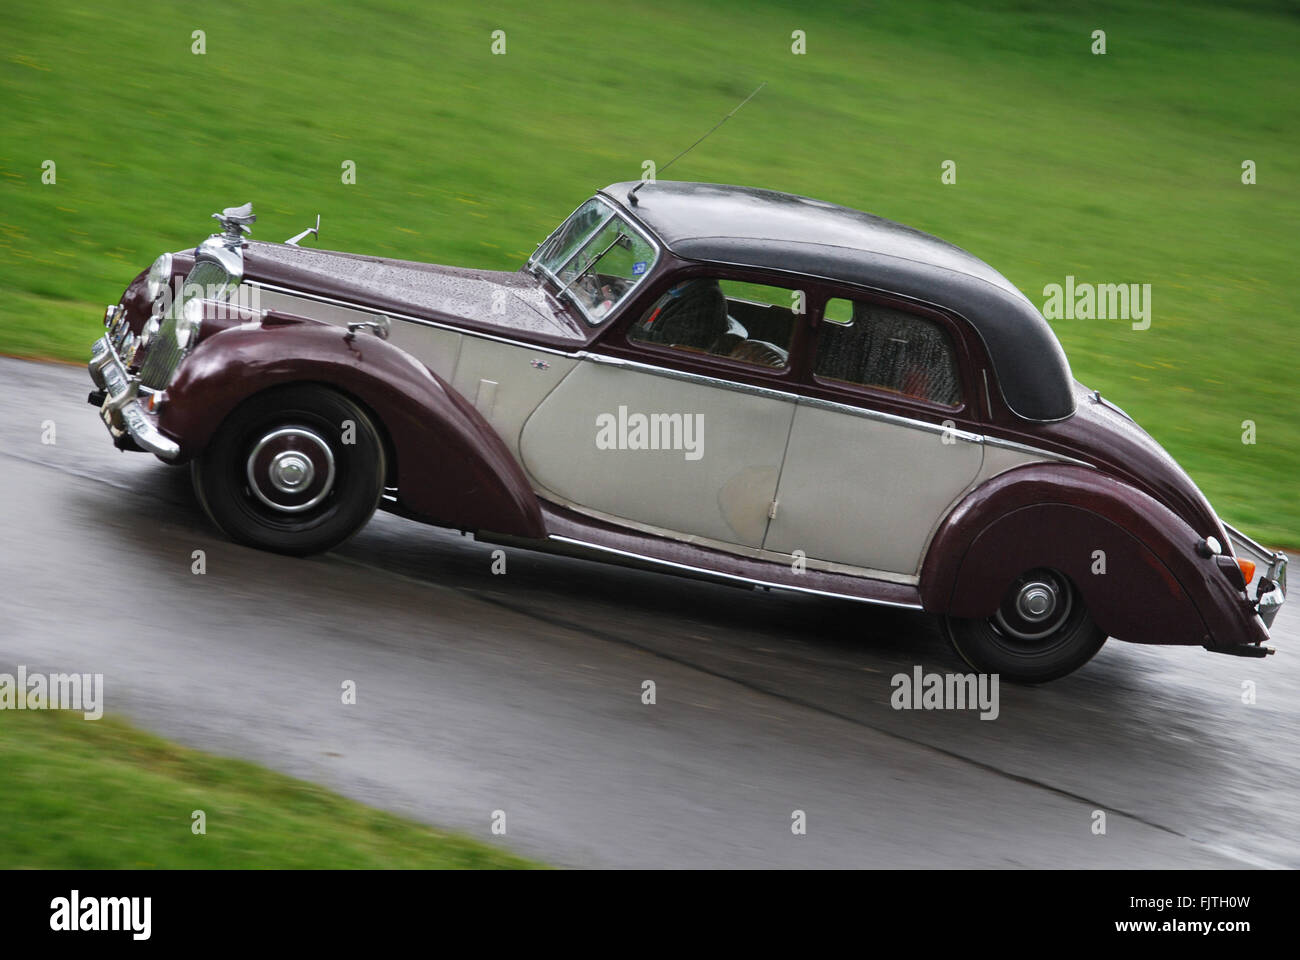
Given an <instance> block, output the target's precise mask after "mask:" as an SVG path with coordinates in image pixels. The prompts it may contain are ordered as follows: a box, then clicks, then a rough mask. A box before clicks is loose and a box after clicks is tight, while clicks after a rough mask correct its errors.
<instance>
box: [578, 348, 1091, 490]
mask: <svg viewBox="0 0 1300 960" xmlns="http://www.w3.org/2000/svg"><path fill="white" fill-rule="evenodd" d="M572 356H575V357H577V358H578V359H579V360H590V361H591V362H593V363H600V364H605V365H607V366H613V367H622V368H625V369H629V370H640V371H641V372H642V373H649V374H653V375H655V376H660V377H667V378H669V379H672V380H682V381H685V382H687V383H699V384H702V385H704V386H708V387H716V388H717V389H720V390H731V391H733V392H735V393H747V394H750V395H752V396H756V397H766V398H768V399H771V400H786V401H789V402H791V403H798V404H802V405H804V406H807V407H816V408H819V409H822V410H832V411H835V412H836V413H844V414H848V415H849V416H853V417H862V418H863V419H866V420H878V421H880V422H881V423H892V424H894V425H896V426H900V427H910V428H912V429H914V430H924V431H926V432H928V433H936V434H940V435H943V434H950V435H951V436H955V437H957V438H958V439H960V440H965V441H967V442H968V443H983V444H987V445H989V446H993V447H1002V448H1004V449H1007V450H1016V451H1018V452H1020V453H1029V454H1033V455H1035V456H1039V457H1042V458H1043V459H1044V460H1057V461H1060V462H1062V463H1072V464H1075V465H1076V466H1080V467H1088V468H1089V469H1094V470H1095V469H1096V467H1094V466H1093V465H1092V464H1090V463H1086V462H1085V461H1083V460H1076V459H1075V458H1074V457H1069V456H1066V455H1065V454H1063V453H1054V452H1052V451H1050V450H1043V449H1040V448H1038V447H1032V446H1030V445H1028V444H1025V443H1018V442H1016V441H1014V440H1003V439H1002V438H1000V437H990V436H989V435H988V434H979V433H970V432H968V431H966V430H951V431H950V430H948V429H947V428H946V427H944V426H943V424H941V423H930V422H929V421H928V420H914V419H912V418H911V417H904V416H900V415H898V414H895V413H885V412H883V411H881V410H871V409H869V408H865V407H855V406H851V405H849V404H847V403H839V402H837V401H834V400H823V399H821V398H819V397H805V396H802V395H800V394H797V393H790V392H789V391H786V390H777V389H775V388H773V387H759V386H755V385H753V384H749V383H737V382H735V381H734V380H723V379H721V378H719V377H710V376H708V375H706V374H702V373H692V372H690V371H687V370H676V369H673V368H672V367H661V366H658V365H656V364H653V363H643V362H641V361H639V360H627V359H624V358H623V357H609V356H605V355H604V354H599V353H591V352H589V351H587V350H579V351H578V352H577V353H576V354H572Z"/></svg>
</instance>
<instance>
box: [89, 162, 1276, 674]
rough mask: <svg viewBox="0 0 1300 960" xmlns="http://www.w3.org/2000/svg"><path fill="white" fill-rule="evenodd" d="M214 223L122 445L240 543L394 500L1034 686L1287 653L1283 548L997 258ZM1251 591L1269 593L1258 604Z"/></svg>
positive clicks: (160, 307) (602, 210) (625, 188)
mask: <svg viewBox="0 0 1300 960" xmlns="http://www.w3.org/2000/svg"><path fill="white" fill-rule="evenodd" d="M216 216H217V219H218V220H220V222H221V224H222V230H221V232H220V233H218V234H215V235H213V236H212V237H209V238H208V239H207V240H205V241H204V242H203V243H202V244H200V245H199V247H198V248H197V249H194V250H189V251H185V252H178V253H174V254H163V255H162V256H161V257H159V258H158V260H157V261H156V262H155V263H154V264H153V266H152V267H151V268H150V269H149V270H148V271H146V272H145V273H142V274H141V275H140V276H138V277H137V278H136V279H135V280H134V281H133V282H132V283H131V285H130V286H129V287H128V288H127V289H126V292H125V294H124V295H123V297H122V299H121V302H120V303H118V304H117V305H115V306H113V307H110V308H109V310H108V313H107V316H106V319H105V323H106V325H107V327H108V330H107V334H106V335H105V336H104V337H103V338H102V339H101V340H100V341H99V342H98V343H97V344H96V345H95V349H94V356H93V359H92V361H91V364H90V372H91V376H92V378H93V379H94V381H95V384H96V390H95V391H94V392H93V393H92V394H91V398H90V399H91V402H92V403H94V404H95V405H97V406H99V407H100V415H101V417H102V418H103V420H104V422H105V424H107V426H108V428H109V430H110V432H111V433H112V436H113V438H114V441H115V442H116V444H117V445H118V446H119V447H121V448H122V449H127V450H146V451H149V452H151V453H153V454H155V455H157V456H158V457H160V458H161V459H163V460H165V461H167V462H169V463H177V464H179V463H189V464H190V466H191V470H192V473H193V480H194V488H195V491H196V493H197V496H198V499H199V501H200V503H202V505H203V507H204V509H205V510H206V511H207V513H208V515H209V516H210V517H211V518H212V520H213V522H215V523H216V524H217V526H218V527H220V528H221V529H222V530H223V531H225V532H226V534H228V535H229V536H230V537H232V538H233V539H235V540H237V541H239V542H241V543H245V544H250V545H252V546H257V547H262V548H265V549H268V550H276V551H281V552H284V553H292V554H306V553H312V552H315V551H321V550H328V549H330V548H331V547H333V546H334V545H336V544H338V543H339V542H340V541H342V540H343V539H345V538H346V537H348V536H349V535H351V534H353V533H354V532H356V531H357V530H358V529H359V528H360V527H361V526H362V525H363V524H365V523H366V522H367V520H368V519H369V518H370V516H371V515H372V514H373V512H374V510H375V509H376V507H377V506H378V507H382V508H383V509H385V510H390V511H393V512H395V513H399V514H402V515H404V516H408V517H411V518H414V519H417V520H421V521H423V522H426V523H431V524H437V525H440V526H447V527H455V528H460V529H463V530H468V531H473V532H474V533H475V534H476V535H477V536H478V537H479V538H480V539H483V540H486V541H491V542H495V543H500V544H518V545H525V546H528V547H530V548H535V549H544V550H552V551H560V552H564V553H569V554H577V555H582V556H586V557H590V558H593V559H601V560H607V561H611V562H618V563H630V564H636V565H640V566H647V565H648V566H652V567H657V568H661V569H663V570H666V571H677V572H684V573H687V574H689V575H691V576H696V577H698V576H708V577H713V578H716V579H718V580H721V581H727V582H733V583H739V584H747V585H753V586H762V587H767V588H779V589H786V590H795V591H802V592H805V593H812V594H820V595H825V596H829V597H843V598H849V599H853V600H862V601H867V602H871V603H879V604H886V605H890V606H895V607H905V608H913V609H916V610H925V611H928V612H930V613H933V614H936V615H938V616H940V617H941V618H942V619H943V622H944V624H945V625H946V629H947V632H948V635H949V636H950V638H951V640H952V642H953V644H954V646H955V647H956V649H957V651H958V652H959V653H960V654H961V656H962V657H964V658H965V659H966V660H967V661H968V662H969V663H970V664H972V665H973V666H974V667H975V668H977V669H980V670H986V671H991V672H997V673H1000V674H1002V675H1003V676H1004V677H1005V678H1007V679H1012V680H1020V681H1025V682H1038V681H1045V680H1050V679H1052V678H1055V677H1059V676H1062V675H1063V674H1066V673H1068V672H1070V671H1071V670H1074V669H1075V668H1077V667H1079V666H1080V665H1082V664H1083V663H1085V662H1086V661H1087V660H1088V659H1089V658H1090V657H1091V656H1092V655H1093V654H1094V653H1096V651H1097V650H1098V648H1100V647H1101V645H1102V643H1103V642H1104V641H1105V639H1106V638H1107V637H1115V638H1117V639H1120V640H1128V641H1132V642H1137V643H1162V644H1199V645H1201V646H1204V647H1205V648H1206V649H1208V650H1211V651H1214V652H1217V653H1228V654H1235V655H1238V656H1250V657H1260V656H1264V655H1266V654H1267V653H1270V652H1271V650H1270V649H1269V648H1268V647H1267V646H1265V645H1264V641H1266V640H1267V639H1268V627H1269V626H1270V625H1271V623H1272V621H1273V618H1274V617H1275V616H1276V614H1277V611H1278V609H1279V606H1280V605H1281V603H1282V601H1283V599H1284V592H1285V583H1286V581H1285V566H1286V560H1285V557H1284V556H1283V555H1282V554H1277V553H1272V552H1270V551H1268V550H1265V549H1263V548H1262V547H1260V546H1259V545H1258V544H1256V543H1254V542H1253V541H1251V540H1250V539H1248V538H1247V537H1245V536H1244V535H1242V534H1240V533H1238V532H1237V531H1235V530H1233V529H1232V528H1230V527H1228V526H1226V525H1225V524H1224V523H1223V522H1222V521H1221V520H1220V519H1219V518H1218V516H1216V514H1215V512H1214V510H1213V509H1212V508H1211V506H1210V504H1209V503H1208V502H1207V501H1206V499H1205V497H1204V496H1202V494H1201V492H1200V491H1199V490H1198V489H1197V487H1196V485H1195V484H1194V483H1192V481H1191V480H1190V479H1189V478H1188V476H1187V474H1186V473H1184V472H1183V471H1182V470H1181V469H1180V468H1179V467H1178V465H1177V464H1176V463H1175V462H1174V461H1173V460H1172V459H1171V458H1170V457H1169V455H1168V454H1167V453H1165V451H1164V450H1163V449H1161V447H1160V446H1159V445H1158V444H1157V443H1156V442H1155V441H1154V440H1152V439H1151V437H1150V436H1148V435H1147V434H1146V433H1145V432H1144V431H1143V430H1142V429H1141V428H1140V427H1138V425H1137V424H1136V423H1134V422H1133V420H1132V419H1131V418H1130V417H1129V416H1127V415H1126V414H1125V413H1124V412H1123V411H1121V410H1120V409H1118V408H1117V407H1115V406H1114V405H1113V404H1111V403H1109V402H1108V401H1106V400H1104V399H1103V398H1102V397H1101V396H1100V395H1099V394H1097V393H1095V392H1089V391H1088V390H1087V389H1086V388H1084V387H1083V386H1082V385H1081V384H1079V383H1078V382H1076V381H1075V380H1074V379H1073V378H1072V376H1071V374H1070V367H1069V364H1068V363H1067V361H1066V358H1065V355H1064V353H1063V352H1062V350H1061V347H1060V344H1059V343H1058V342H1057V340H1056V337H1055V336H1054V335H1053V333H1052V331H1051V329H1050V328H1049V326H1048V325H1047V323H1046V322H1045V321H1044V319H1043V317H1042V316H1041V315H1040V314H1039V312H1038V311H1037V310H1036V309H1035V308H1034V306H1033V305H1032V304H1031V303H1030V302H1029V300H1027V299H1026V298H1025V297H1024V296H1023V295H1022V294H1021V293H1020V292H1019V291H1018V290H1017V289H1016V288H1015V287H1014V286H1013V285H1012V284H1011V283H1010V282H1008V281H1007V280H1006V279H1005V278H1004V277H1002V275H1001V274H999V273H998V272H997V271H995V270H993V269H992V268H991V267H989V266H988V265H987V264H985V263H983V262H982V261H980V260H978V259H976V258H975V257H973V256H971V255H970V254H968V253H966V252H964V251H962V250H960V249H958V248H956V247H953V246H951V245H949V244H947V243H944V242H943V241H941V240H938V239H936V238H934V237H931V236H928V235H927V234H924V233H920V232H918V231H916V230H912V229H910V228H908V227H904V226H900V225H899V224H896V223H892V222H890V221H887V220H882V219H880V218H878V217H874V216H870V215H868V214H864V213H859V212H857V211H854V210H849V209H846V208H843V207H838V206H834V205H832V204H829V203H822V202H819V201H816V200H809V199H806V198H803V197H796V196H790V195H787V194H782V193H774V192H769V191H765V190H755V189H747V188H739V187H725V186H718V185H713V184H698V183H667V182H658V183H644V184H637V183H620V184H615V185H613V186H610V187H607V188H606V189H604V190H602V191H600V192H599V193H598V194H597V195H596V196H595V197H593V198H591V199H590V200H588V201H586V202H585V203H583V204H582V205H581V206H580V207H579V208H578V209H577V210H576V211H575V212H574V213H573V214H572V215H571V216H570V217H569V218H568V219H567V220H565V221H564V222H563V223H562V224H561V225H560V226H559V227H558V228H557V229H556V230H555V231H554V232H553V233H552V234H551V235H550V236H549V237H547V239H546V240H545V241H544V242H543V243H542V244H541V246H540V247H538V248H537V251H536V253H534V254H533V256H532V257H531V258H530V259H529V260H528V262H527V264H526V265H525V266H524V267H523V268H522V269H520V270H519V271H517V272H500V271H490V270H467V269H460V268H454V267H445V266H434V265H430V264H423V263H411V262H405V261H399V260H390V259H384V258H380V257H367V256H358V255H356V254H350V253H337V252H325V251H317V250H311V249H304V248H302V247H300V246H298V241H299V240H300V239H301V238H302V237H303V236H305V235H306V233H311V232H314V231H306V232H305V233H304V234H302V235H300V236H299V237H295V238H294V239H293V240H290V241H288V242H287V243H283V244H279V243H261V242H254V241H251V240H248V239H246V238H245V236H244V234H246V233H247V232H249V224H251V223H252V221H253V220H254V217H253V216H252V213H251V209H250V208H249V207H248V206H245V207H242V208H232V209H229V210H226V211H224V212H223V213H222V214H219V215H216ZM1252 588H1253V589H1252Z"/></svg>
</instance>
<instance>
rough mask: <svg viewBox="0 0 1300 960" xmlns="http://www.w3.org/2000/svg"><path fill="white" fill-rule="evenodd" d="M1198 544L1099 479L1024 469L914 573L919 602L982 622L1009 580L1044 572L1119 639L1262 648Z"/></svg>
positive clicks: (1180, 526)
mask: <svg viewBox="0 0 1300 960" xmlns="http://www.w3.org/2000/svg"><path fill="white" fill-rule="evenodd" d="M1203 535H1205V534H1204V533H1202V532H1198V531H1195V530H1193V529H1192V528H1191V527H1190V526H1188V524H1187V523H1186V522H1185V521H1184V520H1182V519H1180V518H1179V517H1178V516H1177V515H1176V514H1174V512H1173V511H1171V510H1169V509H1168V508H1167V507H1165V506H1163V505H1162V504H1160V503H1159V502H1158V501H1156V500H1155V499H1153V498H1152V497H1150V496H1148V495H1147V494H1145V493H1142V492H1141V491H1139V490H1136V489H1134V488H1133V487H1131V486H1129V485H1128V484H1125V483H1123V482H1121V481H1119V480H1116V479H1115V478H1113V477H1109V476H1107V475H1105V474H1103V473H1101V472H1099V471H1097V470H1091V469H1088V468H1086V467H1079V466H1073V465H1069V464H1032V465H1029V466H1025V467H1020V468H1018V469H1015V470H1011V471H1008V472H1006V473H1003V474H1000V475H999V476H997V477H994V478H993V479H992V480H990V481H988V482H987V483H985V484H983V485H982V486H981V487H979V488H978V489H977V490H975V491H973V492H972V493H970V494H969V495H968V496H967V497H966V498H965V499H963V500H962V501H961V502H960V503H959V504H958V505H957V507H956V508H955V509H954V510H953V511H952V512H951V513H950V514H949V516H948V517H947V518H946V519H945V520H944V522H943V523H942V524H941V526H940V528H939V530H938V531H937V533H936V534H935V536H934V538H933V540H932V542H931V545H930V549H929V550H928V551H927V553H926V559H925V562H924V564H923V566H922V571H921V599H922V604H923V606H924V607H925V608H926V609H927V610H929V611H931V612H933V613H939V614H946V615H949V616H955V617H971V618H984V617H988V616H991V615H992V614H993V613H994V611H995V610H996V609H997V606H998V604H999V602H1000V601H1001V599H1002V597H1003V596H1004V595H1005V594H1006V591H1007V590H1008V588H1009V587H1010V585H1011V583H1012V581H1013V580H1014V579H1015V577H1017V576H1018V575H1020V574H1021V573H1024V572H1025V571H1027V570H1030V569H1032V568H1034V567H1051V568H1053V569H1056V570H1059V571H1060V572H1062V573H1064V574H1065V575H1066V576H1068V577H1069V578H1070V579H1071V580H1072V581H1073V582H1074V584H1075V586H1076V587H1077V588H1078V590H1079V593H1080V595H1081V596H1082V598H1083V601H1084V603H1085V604H1086V605H1087V607H1088V611H1089V613H1090V614H1091V616H1092V618H1093V620H1094V621H1096V623H1097V625H1098V626H1099V627H1100V628H1101V629H1102V630H1104V631H1106V633H1107V635H1108V636H1111V637H1115V638H1116V639H1119V640H1129V641H1134V642H1138V643H1161V644H1199V645H1202V646H1207V647H1211V648H1222V647H1231V646H1238V645H1240V644H1243V643H1258V642H1260V641H1261V640H1264V639H1267V637H1268V633H1267V631H1266V630H1265V628H1264V625H1263V623H1262V622H1261V621H1260V620H1259V619H1258V618H1257V617H1256V616H1255V615H1254V611H1253V608H1252V607H1251V605H1250V601H1249V600H1248V599H1247V597H1246V594H1245V592H1244V591H1238V590H1236V589H1235V588H1234V587H1233V586H1232V584H1231V583H1229V582H1228V579H1227V577H1225V576H1224V575H1223V573H1222V572H1220V571H1219V569H1218V568H1217V566H1216V565H1215V564H1214V562H1213V560H1211V559H1206V558H1204V557H1201V556H1199V555H1198V554H1197V552H1196V544H1197V542H1198V541H1199V540H1200V539H1201V537H1202V536H1203Z"/></svg>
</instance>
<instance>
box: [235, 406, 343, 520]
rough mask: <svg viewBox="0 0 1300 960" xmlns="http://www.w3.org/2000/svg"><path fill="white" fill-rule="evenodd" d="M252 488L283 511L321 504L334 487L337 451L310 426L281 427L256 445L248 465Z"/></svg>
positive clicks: (278, 509)
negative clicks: (334, 452)
mask: <svg viewBox="0 0 1300 960" xmlns="http://www.w3.org/2000/svg"><path fill="white" fill-rule="evenodd" d="M245 473H246V474H247V477H248V486H249V489H250V490H251V491H252V492H253V495H254V496H255V497H257V499H258V500H260V501H261V502H262V503H264V504H265V505H266V506H268V507H270V508H271V509H273V510H277V511H279V512H281V513H301V512H302V511H304V510H310V509H311V508H312V507H314V506H317V505H318V504H320V503H321V501H323V500H324V499H325V498H326V497H327V496H329V494H330V491H331V490H332V489H333V488H334V454H333V452H332V451H331V450H330V446H329V444H328V443H326V442H325V440H324V438H323V437H321V436H320V434H318V433H316V432H315V431H314V430H310V429H308V428H307V427H281V428H280V429H278V430H273V431H272V432H270V433H268V434H266V436H264V437H262V438H261V439H260V440H258V441H257V443H255V444H254V445H253V449H252V452H251V453H249V455H248V462H247V464H246V467H245Z"/></svg>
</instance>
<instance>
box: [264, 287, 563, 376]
mask: <svg viewBox="0 0 1300 960" xmlns="http://www.w3.org/2000/svg"><path fill="white" fill-rule="evenodd" d="M244 283H246V284H248V285H249V286H253V287H259V288H260V289H262V290H270V291H272V292H273V293H283V294H285V295H286V296H290V297H298V298H299V299H302V300H313V301H315V302H317V303H325V304H329V305H330V306H333V307H342V308H343V309H345V310H356V311H358V312H360V313H364V314H366V315H367V316H371V317H373V316H374V315H375V314H382V315H383V316H385V317H392V318H395V319H397V320H403V321H405V322H407V323H417V324H419V325H421V326H424V327H434V328H436V329H438V330H449V331H451V332H452V333H459V334H463V335H464V336H467V337H478V338H479V339H480V340H494V341H496V342H497V343H505V344H509V345H510V346H513V347H523V348H524V349H525V350H536V351H538V352H541V353H550V354H554V355H555V356H557V357H570V358H572V357H577V356H580V354H581V351H574V350H561V349H559V348H558V347H545V346H542V345H540V344H536V343H528V342H526V341H523V340H514V339H511V338H510V337H503V336H500V335H498V334H494V333H485V332H483V331H481V330H470V329H467V328H465V327H460V326H457V325H456V324H454V323H443V322H441V321H438V320H426V319H424V318H423V317H413V316H411V315H410V314H408V313H395V312H393V311H391V310H376V309H375V308H374V307H366V306H362V305H361V304H359V303H352V302H349V301H347V300H336V299H334V298H333V297H325V296H321V295H320V294H317V293H311V292H309V291H306V290H294V289H292V288H290V287H281V286H277V285H276V284H273V283H262V282H261V281H259V280H245V281H244Z"/></svg>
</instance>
